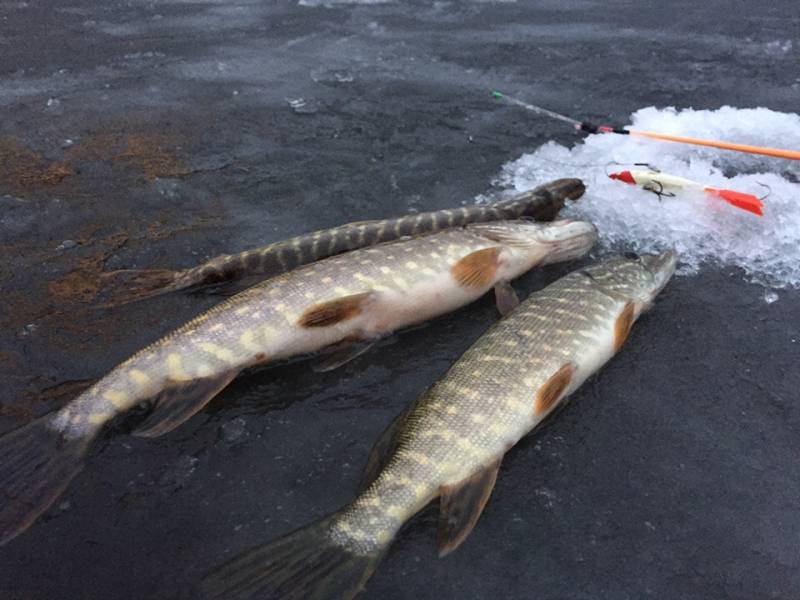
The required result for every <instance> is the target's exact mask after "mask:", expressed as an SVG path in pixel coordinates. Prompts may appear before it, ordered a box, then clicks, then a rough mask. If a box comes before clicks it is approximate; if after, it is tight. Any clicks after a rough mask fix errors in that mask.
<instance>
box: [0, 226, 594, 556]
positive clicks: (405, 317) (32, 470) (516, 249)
mask: <svg viewBox="0 0 800 600" xmlns="http://www.w3.org/2000/svg"><path fill="white" fill-rule="evenodd" d="M596 237H597V233H596V230H595V228H594V226H593V225H592V224H591V223H586V222H582V221H567V220H562V221H555V222H553V223H536V222H533V221H500V222H497V223H485V224H473V225H468V226H466V227H463V228H458V229H449V230H447V231H443V232H439V233H434V234H430V235H427V236H422V237H417V238H412V239H407V240H398V241H396V242H391V243H388V244H382V245H379V246H374V247H370V248H362V249H360V250H354V251H353V252H350V253H347V254H342V255H339V256H335V257H331V258H328V259H326V260H323V261H320V262H317V263H312V264H310V265H306V266H304V267H301V268H300V269H297V270H295V271H291V272H289V273H284V274H283V275H279V276H277V277H274V278H272V279H269V280H267V281H264V282H262V283H261V284H259V285H256V286H254V287H252V288H249V289H248V290H246V291H244V292H242V293H240V294H237V295H236V296H233V297H231V298H229V299H228V300H226V301H224V302H222V303H221V304H219V305H217V306H215V307H214V308H212V309H211V310H209V311H207V312H205V313H204V314H201V315H200V316H199V317H197V318H195V319H193V320H192V321H190V322H188V323H186V324H185V325H183V326H182V327H180V328H179V329H177V330H176V331H174V332H172V333H170V334H169V335H167V336H165V337H163V338H161V339H160V340H159V341H157V342H155V343H154V344H152V345H150V346H148V347H147V348H145V349H144V350H142V351H140V352H139V353H137V354H135V355H134V356H133V357H131V358H130V359H128V360H126V361H125V362H124V363H122V364H121V365H119V366H118V367H116V368H115V369H114V370H112V371H111V372H110V373H108V375H106V376H105V377H103V378H102V379H100V380H99V381H98V382H97V383H96V384H94V385H93V386H92V387H90V388H89V389H87V390H86V391H85V392H83V393H82V394H80V395H79V396H78V397H76V398H75V399H74V400H72V401H71V402H70V403H69V404H67V405H66V406H65V407H63V408H62V409H61V410H58V411H56V412H55V413H53V414H52V415H48V416H45V417H42V418H41V419H39V420H37V421H34V422H32V423H30V424H28V425H26V426H24V427H22V428H21V429H18V430H16V431H13V432H11V433H10V434H7V435H6V436H4V437H2V438H0V498H3V502H2V504H0V541H2V542H5V541H8V540H9V539H11V538H13V537H14V536H16V535H17V534H18V533H20V532H21V531H22V530H24V529H25V528H26V527H27V526H28V525H30V524H31V523H32V522H33V521H34V519H35V518H36V517H37V516H38V515H39V514H41V513H42V512H43V511H44V510H45V509H46V508H47V507H48V506H49V505H50V504H51V503H52V502H53V501H54V500H55V499H56V498H57V497H58V496H59V494H60V493H61V492H62V491H63V490H64V488H65V487H66V486H67V484H68V483H69V481H70V480H71V479H72V478H73V477H74V475H75V474H76V473H77V472H78V470H79V469H80V468H81V465H82V462H83V457H84V455H85V453H86V450H87V448H88V446H89V443H90V442H91V440H92V439H94V438H95V436H96V435H97V434H98V432H99V431H100V429H101V428H102V427H103V425H104V424H105V423H107V422H108V421H109V420H110V419H112V418H114V417H115V416H117V415H119V414H120V413H122V412H125V411H127V410H129V409H130V408H133V407H134V406H136V405H138V404H139V403H141V402H142V401H145V400H149V399H155V401H154V404H153V409H152V412H151V413H150V415H149V417H148V418H147V419H146V420H145V421H144V422H143V423H142V424H141V425H140V426H139V429H138V430H137V431H136V434H137V435H140V436H144V437H154V436H157V435H160V434H163V433H166V432H167V431H170V430H172V429H173V428H175V427H177V426H178V425H180V424H181V423H182V422H184V421H185V420H186V419H188V418H189V417H191V416H192V415H193V414H195V413H196V412H197V411H198V410H200V409H201V408H202V407H203V406H204V405H205V404H206V403H207V402H209V401H210V400H211V399H212V398H213V397H214V396H216V395H217V394H218V393H219V392H220V391H221V390H222V389H223V388H224V387H225V386H227V385H228V383H229V382H230V381H231V380H232V379H233V378H234V377H235V376H236V375H237V374H238V373H239V372H240V371H241V370H242V369H245V368H247V367H250V366H253V365H257V364H263V363H267V362H272V361H276V360H281V359H286V358H290V357H293V356H298V355H303V354H307V353H311V352H315V351H317V350H321V349H324V348H328V347H331V346H335V345H337V344H343V343H351V344H354V345H352V346H350V347H349V348H344V349H342V350H340V354H339V355H338V356H336V355H334V359H333V361H332V362H331V363H330V366H331V367H335V366H338V365H339V364H343V363H344V362H346V361H347V360H349V359H350V358H352V357H353V356H355V355H357V354H358V353H360V352H361V351H363V349H365V348H364V347H365V346H366V345H368V344H369V343H370V342H373V341H374V340H376V339H379V338H380V337H382V336H385V335H387V334H389V333H391V332H393V331H396V330H397V329H400V328H402V327H405V326H408V325H413V324H416V323H421V322H423V321H426V320H428V319H431V318H434V317H436V316H439V315H442V314H445V313H447V312H450V311H453V310H455V309H457V308H460V307H462V306H465V305H466V304H468V303H470V302H472V301H474V300H476V299H478V298H479V297H481V296H482V295H483V294H485V293H486V292H487V291H489V290H491V289H492V287H494V288H495V290H496V293H497V297H498V307H499V308H501V310H503V311H505V310H509V309H510V308H511V307H512V306H513V305H514V301H515V296H514V292H513V289H512V288H511V287H510V284H509V283H508V282H509V281H510V280H511V279H514V278H515V277H517V276H519V275H521V274H522V273H524V272H526V271H528V270H529V269H531V268H532V267H534V266H537V265H543V264H548V263H552V262H557V261H563V260H570V259H575V258H579V257H581V256H583V255H584V254H586V252H587V251H588V250H589V248H591V246H592V245H593V244H594V242H595V240H596ZM359 341H360V342H363V343H362V344H361V345H359V344H357V343H356V342H359ZM329 360H330V359H329Z"/></svg>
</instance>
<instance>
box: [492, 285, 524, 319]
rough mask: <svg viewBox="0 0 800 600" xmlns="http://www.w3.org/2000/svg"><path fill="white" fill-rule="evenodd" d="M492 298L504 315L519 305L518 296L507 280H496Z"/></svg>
mask: <svg viewBox="0 0 800 600" xmlns="http://www.w3.org/2000/svg"><path fill="white" fill-rule="evenodd" d="M494 300H495V304H497V310H498V311H500V314H501V315H502V316H504V317H505V316H506V315H507V314H509V313H511V312H512V311H513V310H514V309H515V308H517V306H519V296H517V292H516V291H514V288H513V287H512V286H511V283H509V282H508V281H498V282H497V283H496V284H495V285H494Z"/></svg>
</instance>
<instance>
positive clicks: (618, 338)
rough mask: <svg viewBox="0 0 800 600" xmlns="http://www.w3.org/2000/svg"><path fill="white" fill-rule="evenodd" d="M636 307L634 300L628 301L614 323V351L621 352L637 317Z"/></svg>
mask: <svg viewBox="0 0 800 600" xmlns="http://www.w3.org/2000/svg"><path fill="white" fill-rule="evenodd" d="M635 309H636V307H635V306H634V304H633V302H631V301H628V303H627V304H625V308H623V309H622V312H621V313H620V314H619V316H618V317H617V320H616V322H615V323H614V352H619V349H620V348H622V344H624V343H625V340H627V339H628V334H630V332H631V327H633V321H634V320H635V318H636V310H635Z"/></svg>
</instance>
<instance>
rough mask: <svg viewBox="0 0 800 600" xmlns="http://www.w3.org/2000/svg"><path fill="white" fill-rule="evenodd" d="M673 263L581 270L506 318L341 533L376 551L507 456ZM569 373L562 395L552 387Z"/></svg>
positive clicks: (618, 335) (442, 391)
mask: <svg viewBox="0 0 800 600" xmlns="http://www.w3.org/2000/svg"><path fill="white" fill-rule="evenodd" d="M664 263H665V266H662V267H661V268H662V269H664V271H663V273H662V272H658V274H657V276H655V275H653V274H652V273H650V271H648V270H647V269H646V268H645V267H644V266H643V265H642V264H641V263H640V262H638V261H630V260H621V261H616V262H614V263H611V264H601V265H599V266H595V267H590V268H588V269H585V270H581V271H577V272H574V273H572V274H570V275H568V276H566V277H564V278H562V279H560V280H558V281H556V282H555V283H553V284H552V285H550V286H548V287H547V288H545V289H543V290H541V291H540V292H537V293H535V294H533V295H532V296H531V297H530V298H528V300H526V301H525V302H523V303H522V304H520V305H519V306H518V307H517V308H516V309H515V310H514V312H513V313H512V314H511V315H510V316H509V317H507V318H505V319H503V320H502V321H499V322H498V323H497V324H496V325H495V326H493V327H492V328H491V329H490V330H489V331H488V332H487V333H486V334H485V335H484V336H482V337H481V338H480V339H479V340H478V342H477V343H476V344H475V345H473V346H472V347H471V348H470V349H469V350H467V352H466V353H465V354H464V355H463V356H462V357H461V358H460V359H459V360H458V362H456V363H455V364H454V365H453V367H452V368H451V369H450V370H449V371H448V373H447V374H446V375H445V377H444V378H443V379H441V380H440V381H439V382H438V383H437V384H435V385H434V386H433V387H432V388H431V389H430V390H429V391H428V392H427V393H426V394H425V396H424V398H422V399H421V401H420V402H419V404H418V406H417V408H416V409H415V410H414V411H413V412H412V413H411V414H410V415H409V417H408V419H407V421H406V424H405V429H404V431H403V433H402V438H403V442H402V443H401V445H400V446H399V448H398V449H397V452H396V453H395V455H394V456H393V458H392V459H391V461H390V463H389V464H388V465H387V467H386V468H385V469H384V470H383V471H382V472H381V474H380V476H379V477H378V479H377V480H376V481H375V483H374V484H373V485H372V486H371V487H370V488H369V489H368V490H367V491H366V492H365V493H364V494H363V495H362V496H361V497H360V498H359V499H358V500H357V501H356V502H355V503H354V504H353V505H352V506H351V507H349V508H348V509H347V511H346V512H345V513H343V514H342V515H341V519H340V520H337V521H336V522H335V523H334V524H333V526H332V535H333V536H334V537H335V538H337V539H339V540H341V541H342V543H345V544H350V547H351V548H353V549H355V550H357V551H358V552H369V551H372V550H374V549H375V548H377V547H379V546H380V545H382V544H384V543H385V542H386V541H387V540H390V539H392V538H393V537H394V534H395V533H396V532H397V530H398V529H399V528H400V526H402V524H403V523H404V522H405V521H407V520H408V519H409V518H410V517H411V516H413V515H414V514H416V513H417V512H418V511H419V510H420V509H421V508H423V507H424V506H425V505H427V504H428V503H429V502H430V501H431V500H433V499H434V498H435V497H437V496H439V494H440V490H441V489H442V488H443V487H446V486H448V485H457V484H458V483H459V482H461V481H464V480H466V479H468V478H469V477H470V476H471V475H473V474H475V473H476V472H477V471H480V470H481V469H483V468H485V467H486V466H487V465H490V464H492V463H493V462H495V461H497V460H498V459H500V458H502V456H503V455H504V454H505V453H506V452H507V451H508V449H509V448H511V447H512V446H514V445H515V444H516V443H517V442H518V441H519V440H520V438H522V437H523V436H524V435H526V434H527V433H529V432H530V431H531V430H533V429H534V428H535V427H536V426H537V425H538V424H539V423H540V422H541V421H542V420H543V419H544V418H545V417H546V416H547V415H548V414H549V413H550V412H552V410H553V409H554V408H555V407H556V406H557V405H558V403H559V401H561V400H562V399H563V398H565V397H566V396H568V395H569V394H570V393H572V392H573V391H574V390H576V389H577V388H578V387H579V386H580V385H581V384H582V383H583V382H584V381H585V380H586V378H587V377H589V376H590V375H591V374H593V373H594V372H596V371H597V370H598V369H599V368H600V367H601V366H602V365H603V364H605V363H606V362H607V361H608V360H609V359H610V358H611V357H612V356H613V355H614V354H615V353H616V351H617V350H618V349H619V348H620V347H621V345H622V343H623V342H624V340H625V337H626V336H627V333H628V331H629V329H630V326H631V325H632V324H633V321H635V319H636V318H638V316H639V315H640V314H641V312H642V311H643V310H644V309H645V308H647V307H648V306H649V305H650V303H651V302H652V298H653V291H654V290H655V293H657V292H658V291H660V289H661V287H663V284H665V283H666V280H667V279H669V276H671V275H672V272H673V270H674V264H675V263H674V258H673V257H672V255H669V256H667V257H665V258H664ZM631 289H633V290H634V291H638V292H640V293H638V294H636V293H633V294H632V293H630V290H631ZM567 372H568V376H561V377H560V378H559V379H558V380H557V381H556V383H557V385H558V387H559V388H560V389H558V390H556V391H557V393H556V394H555V397H553V396H552V394H550V393H549V391H548V389H551V388H548V386H552V385H553V383H552V382H553V381H554V378H555V377H559V373H562V374H563V373H567ZM561 386H563V387H561Z"/></svg>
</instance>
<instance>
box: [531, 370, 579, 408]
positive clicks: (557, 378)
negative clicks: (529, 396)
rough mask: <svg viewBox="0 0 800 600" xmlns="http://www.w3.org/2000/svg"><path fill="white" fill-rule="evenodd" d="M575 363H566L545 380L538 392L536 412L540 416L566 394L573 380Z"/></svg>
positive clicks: (535, 405)
mask: <svg viewBox="0 0 800 600" xmlns="http://www.w3.org/2000/svg"><path fill="white" fill-rule="evenodd" d="M574 372H575V365H573V364H572V363H566V364H565V365H563V366H562V367H561V368H560V369H559V370H558V371H556V372H555V373H554V374H553V375H551V376H550V379H548V380H547V381H545V382H544V385H542V387H540V388H539V391H538V392H537V393H536V402H535V404H534V414H535V415H536V416H537V417H538V416H541V415H544V414H546V413H548V412H549V411H550V410H551V409H552V408H553V406H554V405H555V404H556V403H557V402H558V401H559V399H560V398H561V396H562V395H563V394H564V390H566V389H567V387H568V386H569V383H570V381H572V375H573V373H574Z"/></svg>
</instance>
